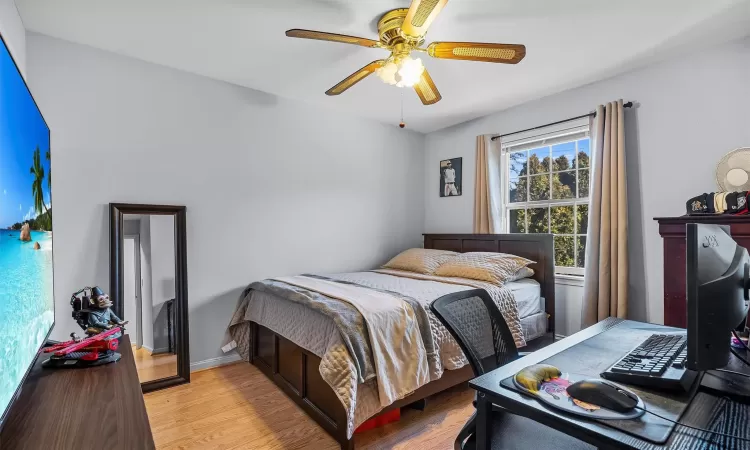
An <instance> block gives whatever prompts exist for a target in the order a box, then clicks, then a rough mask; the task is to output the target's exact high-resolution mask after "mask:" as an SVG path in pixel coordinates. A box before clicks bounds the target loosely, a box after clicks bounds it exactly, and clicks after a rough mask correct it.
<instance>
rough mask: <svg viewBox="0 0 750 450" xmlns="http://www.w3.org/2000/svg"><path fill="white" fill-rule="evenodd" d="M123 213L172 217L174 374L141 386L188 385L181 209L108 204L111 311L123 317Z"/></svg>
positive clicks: (147, 388)
mask: <svg viewBox="0 0 750 450" xmlns="http://www.w3.org/2000/svg"><path fill="white" fill-rule="evenodd" d="M125 214H143V215H168V216H174V236H175V319H176V320H175V322H176V323H175V331H174V333H175V341H176V342H175V353H176V355H177V375H174V376H171V377H166V378H160V379H158V380H151V381H145V382H143V383H141V390H142V391H143V393H144V394H145V393H146V392H151V391H156V390H159V389H164V388H168V387H171V386H176V385H178V384H185V383H190V349H189V344H190V341H189V339H190V338H189V334H188V281H187V225H186V214H185V207H184V206H174V205H139V204H130V203H110V204H109V292H110V297H111V299H112V303H113V308H112V309H113V310H114V312H115V314H117V315H118V316H119V317H122V316H123V306H122V298H123V296H124V287H123V285H122V277H123V266H124V264H125V263H124V256H123V252H122V242H123V238H124V230H123V220H124V215H125Z"/></svg>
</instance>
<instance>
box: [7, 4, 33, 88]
mask: <svg viewBox="0 0 750 450" xmlns="http://www.w3.org/2000/svg"><path fill="white" fill-rule="evenodd" d="M0 34H2V36H3V40H4V41H5V45H7V46H8V50H10V54H11V55H12V56H13V59H14V60H15V61H16V64H17V65H18V68H19V69H20V70H21V74H22V75H23V76H24V78H27V77H26V29H24V27H23V22H21V16H20V15H19V14H18V9H16V2H15V1H13V0H0ZM32 93H33V92H32Z"/></svg>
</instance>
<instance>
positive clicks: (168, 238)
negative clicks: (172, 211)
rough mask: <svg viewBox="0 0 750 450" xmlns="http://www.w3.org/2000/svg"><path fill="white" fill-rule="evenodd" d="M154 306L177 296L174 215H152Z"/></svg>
mask: <svg viewBox="0 0 750 450" xmlns="http://www.w3.org/2000/svg"><path fill="white" fill-rule="evenodd" d="M150 221H151V283H152V285H153V288H152V289H153V290H152V293H153V306H154V307H157V306H158V305H161V304H162V303H164V302H166V301H167V300H171V299H173V298H175V297H174V296H175V286H174V283H175V267H174V262H175V250H174V239H175V236H174V216H159V215H154V216H151V217H150Z"/></svg>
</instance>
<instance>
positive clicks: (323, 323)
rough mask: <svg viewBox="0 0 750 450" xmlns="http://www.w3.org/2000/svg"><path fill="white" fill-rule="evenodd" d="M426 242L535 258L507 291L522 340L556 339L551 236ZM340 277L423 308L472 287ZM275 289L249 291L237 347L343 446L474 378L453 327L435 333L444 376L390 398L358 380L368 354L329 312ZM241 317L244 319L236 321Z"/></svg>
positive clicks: (400, 276) (430, 238) (403, 276)
mask: <svg viewBox="0 0 750 450" xmlns="http://www.w3.org/2000/svg"><path fill="white" fill-rule="evenodd" d="M424 247H425V248H427V249H438V250H452V251H456V252H476V251H483V252H487V251H489V252H500V253H511V254H514V255H518V256H522V257H525V258H528V259H531V260H533V261H536V263H535V264H533V265H531V266H530V267H531V268H532V269H534V275H533V276H532V277H531V278H526V279H522V280H517V281H513V282H509V283H507V284H506V285H505V286H504V287H503V290H502V294H503V295H505V296H506V297H508V296H511V298H512V299H513V300H514V302H513V310H514V313H516V314H517V318H516V317H514V319H513V323H514V324H515V328H516V335H517V336H518V338H517V340H516V342H517V345H524V344H525V343H528V341H531V340H533V339H536V338H539V337H542V336H547V337H551V339H554V310H555V296H554V295H555V293H554V263H553V243H552V236H551V235H546V234H509V235H474V234H425V235H424ZM412 275H413V274H412ZM337 277H338V280H337V282H351V283H352V284H355V285H365V286H368V287H369V288H371V289H375V290H378V291H381V290H382V291H384V292H391V291H396V292H408V293H409V295H410V296H413V297H414V298H417V297H419V298H421V300H420V301H422V302H423V303H422V306H423V308H422V309H424V306H425V304H428V303H429V301H431V300H434V299H435V298H438V297H439V296H441V295H445V294H447V293H449V292H453V291H455V290H456V289H458V290H461V289H463V288H466V286H463V288H459V287H457V286H456V285H451V284H450V283H448V282H445V281H444V279H440V280H439V281H436V280H431V279H429V278H424V277H422V276H410V275H409V274H408V273H399V272H398V271H375V272H359V273H351V274H339V275H338V276H337ZM253 286H257V283H255V284H253ZM475 287H476V286H475ZM487 289H488V290H489V289H490V287H488V288H487ZM391 293H393V292H391ZM275 294H276V293H275V292H274V291H273V290H272V289H269V290H267V291H266V292H263V291H261V290H259V289H257V288H254V289H253V290H247V291H246V298H248V299H250V300H247V302H246V306H245V309H243V310H242V311H241V314H239V313H240V309H239V308H238V311H237V312H236V314H235V318H233V324H237V323H242V324H243V325H245V324H246V325H247V326H246V327H245V326H243V328H241V330H244V331H243V332H242V333H238V330H240V328H234V329H233V330H232V331H233V336H234V338H235V340H236V341H237V342H238V349H239V348H242V349H243V351H241V352H240V353H241V354H242V355H243V356H244V357H245V358H246V359H247V360H248V361H249V362H250V363H252V364H253V365H255V366H256V367H258V368H259V369H260V370H261V371H262V372H263V373H264V374H265V375H266V376H268V377H269V378H270V379H271V380H272V381H273V382H274V383H275V384H276V385H277V386H278V387H279V388H281V390H282V391H283V392H284V393H286V394H287V396H289V397H290V398H291V399H292V400H294V401H295V402H296V403H297V404H298V405H299V406H300V407H301V408H302V409H303V410H304V411H305V412H306V413H307V414H308V415H309V416H310V417H311V418H312V419H313V420H315V421H316V422H317V423H318V424H319V425H320V426H321V427H323V429H325V430H326V431H327V432H328V433H329V434H331V435H332V436H333V437H334V439H336V440H337V441H338V442H339V444H340V445H341V447H342V448H345V449H353V448H354V444H353V439H352V437H351V436H352V433H353V430H354V429H355V428H356V426H358V425H359V424H361V423H362V422H363V421H364V420H366V419H368V418H369V417H372V416H374V415H377V414H380V413H383V412H386V411H388V410H392V409H395V408H400V407H403V406H406V405H409V404H412V403H415V402H418V401H420V400H422V399H424V398H426V397H428V396H430V395H433V394H435V393H438V392H440V391H443V390H445V389H447V388H449V387H452V386H455V385H457V384H460V383H463V382H466V381H468V380H469V379H471V378H472V372H471V369H470V367H469V365H468V364H465V358H464V356H463V354H462V353H461V352H460V349H458V347H457V346H456V345H455V342H454V341H452V337H450V336H449V334H448V333H447V332H446V333H439V334H440V335H437V334H436V335H435V336H434V338H435V348H434V358H435V359H436V361H437V362H435V361H431V363H434V365H436V366H439V367H438V368H437V372H438V373H437V374H435V373H433V374H432V378H429V382H425V383H422V384H419V385H417V388H416V389H415V390H413V391H412V390H408V391H407V392H409V394H408V395H406V396H403V395H402V396H398V397H393V398H391V399H389V400H388V401H384V400H383V398H384V397H383V393H382V391H380V396H378V389H379V388H381V389H382V387H383V386H382V385H379V384H378V383H377V378H372V377H371V378H368V379H364V378H359V379H357V378H356V377H355V376H354V375H353V374H356V373H359V375H360V377H362V374H363V373H368V371H366V370H364V369H362V367H361V366H358V365H357V361H358V360H362V359H367V358H362V357H360V358H357V356H356V355H358V351H356V350H354V351H353V350H352V344H351V343H350V342H348V341H347V342H346V343H344V342H343V341H342V339H341V336H342V334H343V333H340V332H339V331H337V328H335V325H334V323H333V321H332V320H331V319H330V317H328V316H326V315H323V314H320V313H319V311H315V310H312V309H311V308H310V307H309V305H305V304H299V303H293V302H290V301H288V300H287V299H285V298H282V297H281V296H278V295H275ZM498 295H499V294H498ZM425 299H427V301H426V302H425ZM328 300H330V299H328ZM339 303H341V302H339ZM413 309H414V310H417V307H416V306H413ZM501 309H502V307H501ZM430 314H431V313H430ZM238 315H239V316H241V318H242V319H243V320H237V317H238ZM516 319H517V320H516ZM425 320H426V319H425ZM506 320H508V319H507V317H506ZM509 325H510V324H509ZM422 328H432V329H433V331H434V329H435V325H434V324H433V322H432V317H430V326H428V327H422ZM512 328H513V327H512ZM365 334H366V333H365ZM443 334H444V336H443ZM373 342H374V341H373ZM425 342H426V340H425ZM451 342H452V343H451ZM358 349H359V348H358V347H357V350H358ZM353 355H354V356H353ZM370 356H372V355H370ZM360 364H361V363H360ZM376 365H377V364H376ZM431 367H432V365H431ZM391 381H393V380H391ZM378 399H380V401H378Z"/></svg>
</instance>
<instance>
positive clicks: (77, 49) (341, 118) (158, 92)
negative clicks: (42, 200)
mask: <svg viewBox="0 0 750 450" xmlns="http://www.w3.org/2000/svg"><path fill="white" fill-rule="evenodd" d="M26 44H27V65H28V73H29V82H30V84H31V88H32V90H33V91H34V94H35V96H36V98H37V101H38V102H39V105H40V108H41V110H42V111H43V113H44V115H45V118H46V119H47V121H48V123H49V125H50V128H51V130H52V145H53V147H54V152H53V159H54V166H55V174H56V176H55V177H54V181H53V183H54V185H53V192H54V203H55V204H54V207H55V216H54V230H55V294H56V295H55V296H56V298H57V299H58V301H57V317H58V319H59V323H58V325H57V327H56V330H55V334H56V335H57V337H61V336H66V335H67V334H68V333H70V331H71V330H75V329H76V327H77V326H76V325H75V324H74V323H73V322H72V320H68V318H69V317H70V306H69V305H68V302H67V299H68V298H69V296H70V293H71V292H73V291H75V289H77V288H79V287H80V286H85V285H91V284H92V283H94V284H100V285H102V286H108V272H109V270H108V266H109V255H108V253H109V250H108V236H109V235H108V233H109V231H108V227H109V221H108V214H107V204H108V203H109V202H128V203H153V204H180V205H186V206H187V243H188V248H187V258H188V290H189V293H188V294H189V305H190V310H189V311H190V324H189V325H190V351H191V361H193V362H198V361H203V360H206V359H209V358H214V357H217V356H220V355H221V351H220V346H221V345H222V342H223V339H224V337H225V335H224V333H225V329H226V327H227V324H228V322H229V320H230V318H231V314H232V312H233V310H234V308H235V305H236V301H237V299H238V297H239V294H240V292H241V291H242V290H243V289H244V288H245V287H246V286H247V285H248V284H249V283H250V282H252V281H255V280H259V279H262V278H266V277H270V276H276V275H288V274H295V273H302V272H310V271H313V272H335V271H343V270H356V269H367V268H372V267H374V266H376V265H377V264H379V263H382V262H385V261H386V260H387V259H388V258H390V257H392V256H393V255H394V254H395V253H397V252H398V251H400V250H403V249H405V248H407V247H410V246H419V245H420V244H421V242H422V238H421V233H422V232H423V225H424V207H423V202H424V191H423V186H424V172H423V168H424V163H423V161H424V154H423V152H424V136H423V135H420V134H417V133H413V132H409V131H405V130H400V129H398V128H396V127H391V126H386V125H382V124H379V123H375V122H370V121H367V120H363V119H357V118H353V117H349V116H346V115H342V114H338V113H335V112H332V111H330V110H327V109H321V108H319V107H313V106H310V105H307V104H304V103H300V102H295V101H291V100H287V99H283V98H279V97H276V96H272V95H269V94H266V93H263V92H258V91H253V90H249V89H245V88H240V87H238V86H234V85H230V84H226V83H221V82H217V81H213V80H210V79H207V78H203V77H199V76H195V75H191V74H187V73H184V72H180V71H177V70H173V69H167V68H164V67H160V66H157V65H153V64H148V63H144V62H141V61H138V60H135V59H131V58H127V57H122V56H118V55H115V54H112V53H108V52H103V51H99V50H95V49H92V48H89V47H85V46H80V45H76V44H71V43H68V42H64V41H61V40H57V39H53V38H49V37H46V36H41V35H37V34H31V33H30V34H28V35H27V41H26ZM321 95H322V93H321ZM331 101H334V100H331ZM144 320H145V318H144ZM144 340H145V336H144Z"/></svg>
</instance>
